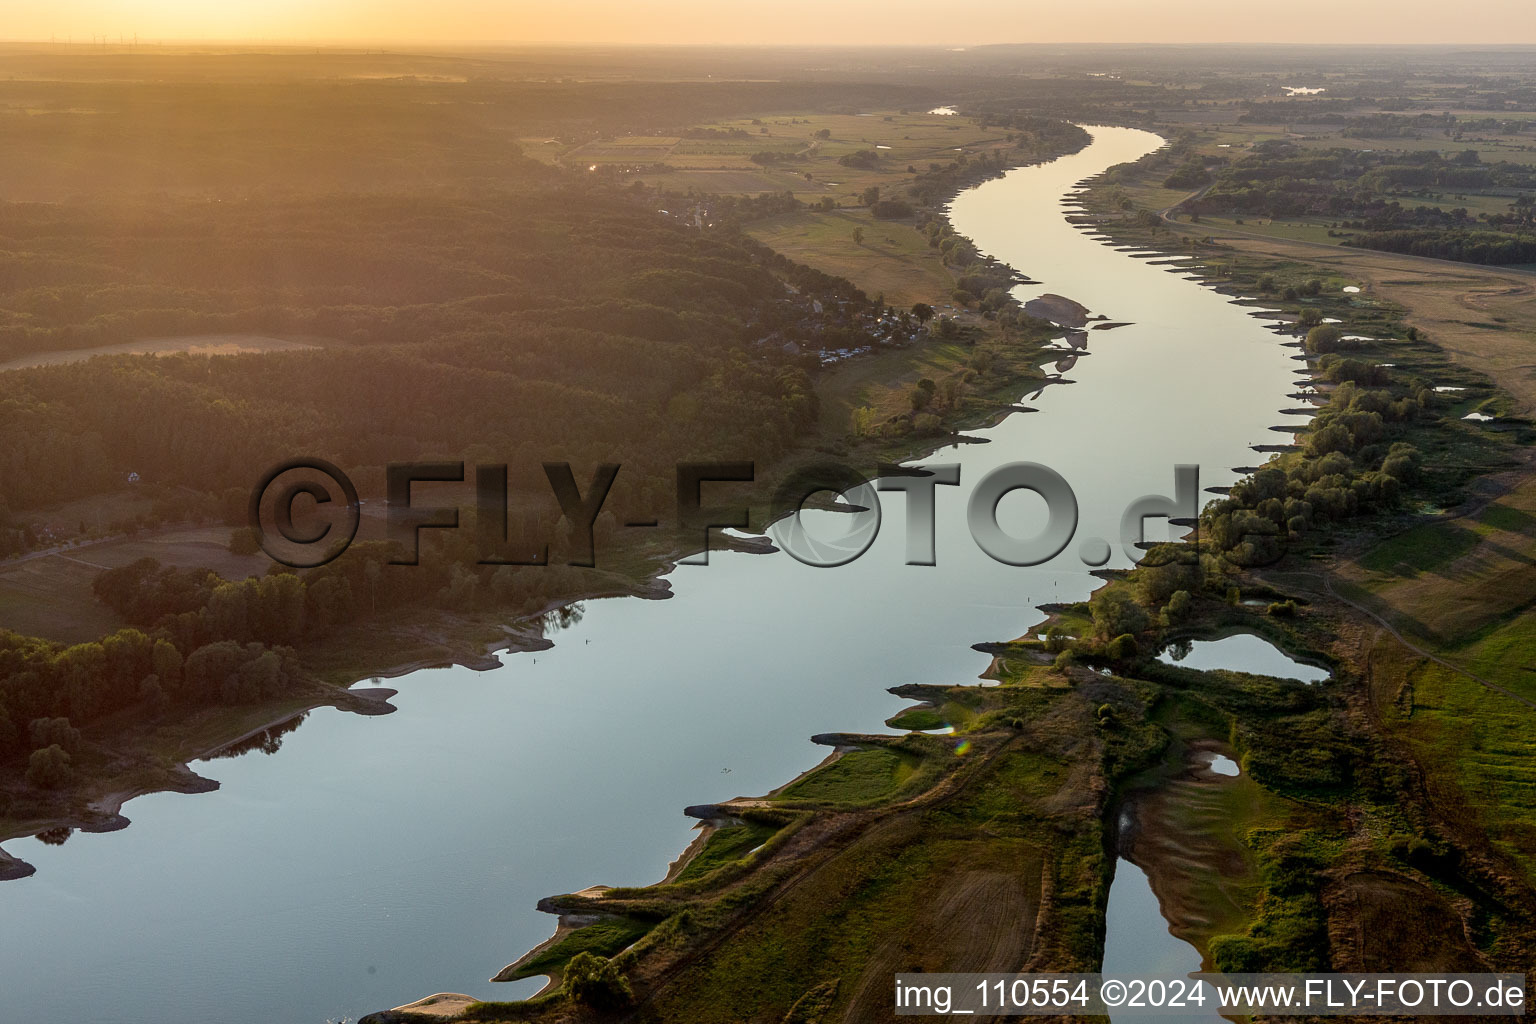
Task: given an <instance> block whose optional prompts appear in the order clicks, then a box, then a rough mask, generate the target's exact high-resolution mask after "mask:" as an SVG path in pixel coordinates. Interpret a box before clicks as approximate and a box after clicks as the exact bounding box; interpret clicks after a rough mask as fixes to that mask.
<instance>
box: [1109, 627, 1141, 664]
mask: <svg viewBox="0 0 1536 1024" xmlns="http://www.w3.org/2000/svg"><path fill="white" fill-rule="evenodd" d="M1104 653H1105V654H1108V655H1109V656H1110V658H1112V659H1114V660H1115V661H1129V660H1131V659H1132V658H1134V657H1136V653H1137V652H1136V638H1135V637H1134V636H1132V635H1131V634H1129V633H1121V634H1120V635H1119V636H1117V637H1115V638H1114V639H1113V640H1111V641H1110V642H1109V646H1108V647H1106V648H1105V649H1104Z"/></svg>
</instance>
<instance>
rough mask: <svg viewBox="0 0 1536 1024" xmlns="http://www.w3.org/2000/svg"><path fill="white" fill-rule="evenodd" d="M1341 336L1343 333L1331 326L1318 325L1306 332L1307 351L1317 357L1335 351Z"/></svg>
mask: <svg viewBox="0 0 1536 1024" xmlns="http://www.w3.org/2000/svg"><path fill="white" fill-rule="evenodd" d="M1343 336H1344V332H1343V331H1341V330H1339V329H1338V328H1337V327H1335V326H1334V325H1333V324H1318V325H1317V326H1316V327H1314V328H1312V329H1311V330H1310V331H1308V332H1307V351H1309V352H1312V353H1315V354H1317V355H1322V354H1323V353H1325V352H1334V351H1337V350H1338V347H1339V339H1340V338H1342V337H1343Z"/></svg>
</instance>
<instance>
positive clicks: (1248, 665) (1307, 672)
mask: <svg viewBox="0 0 1536 1024" xmlns="http://www.w3.org/2000/svg"><path fill="white" fill-rule="evenodd" d="M1186 648H1187V650H1186ZM1157 660H1158V661H1161V662H1163V663H1164V664H1165V665H1178V666H1179V667H1181V668H1197V669H1200V670H1201V671H1210V670H1212V669H1227V670H1228V671H1231V672H1250V673H1252V674H1254V675H1257V676H1274V677H1275V678H1277V679H1300V680H1301V681H1302V682H1304V683H1320V682H1322V681H1323V680H1325V679H1327V678H1328V670H1327V669H1324V668H1319V667H1317V666H1316V665H1308V664H1307V663H1305V662H1301V661H1297V660H1296V659H1295V658H1292V657H1291V656H1290V655H1288V654H1286V653H1285V652H1284V651H1282V650H1280V648H1278V647H1276V646H1275V645H1274V644H1272V643H1270V642H1269V641H1268V640H1265V639H1264V638H1263V637H1261V636H1255V635H1254V634H1252V633H1234V634H1232V635H1231V636H1224V637H1222V638H1221V639H1220V640H1193V641H1186V642H1185V643H1182V644H1174V645H1173V646H1171V647H1168V648H1166V649H1164V650H1163V651H1162V652H1161V653H1159V654H1158V656H1157Z"/></svg>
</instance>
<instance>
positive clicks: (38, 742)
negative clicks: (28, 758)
mask: <svg viewBox="0 0 1536 1024" xmlns="http://www.w3.org/2000/svg"><path fill="white" fill-rule="evenodd" d="M27 733H28V735H29V737H30V738H31V740H32V747H33V749H34V750H42V749H43V748H44V747H58V748H59V749H60V750H63V751H64V753H66V754H73V753H76V752H77V751H79V749H80V730H79V729H76V728H75V727H74V726H72V725H70V724H69V719H68V718H34V719H33V720H32V724H31V725H30V726H28V727H27Z"/></svg>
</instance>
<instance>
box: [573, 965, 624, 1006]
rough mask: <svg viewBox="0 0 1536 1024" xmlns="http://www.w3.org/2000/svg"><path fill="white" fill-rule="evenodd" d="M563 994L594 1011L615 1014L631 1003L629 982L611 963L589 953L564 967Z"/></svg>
mask: <svg viewBox="0 0 1536 1024" xmlns="http://www.w3.org/2000/svg"><path fill="white" fill-rule="evenodd" d="M564 977H565V993H566V995H568V996H570V997H571V999H573V1000H574V1001H576V1002H578V1003H581V1004H582V1005H584V1006H590V1007H592V1008H593V1009H594V1010H616V1009H620V1008H622V1007H625V1006H628V1005H629V1004H630V1002H631V1001H633V999H634V997H635V996H634V992H633V991H631V989H630V987H629V979H628V978H626V977H624V975H623V973H622V972H620V970H619V969H618V968H617V967H615V966H614V965H613V961H612V960H607V959H604V958H603V957H600V956H595V955H593V954H592V953H586V952H583V953H577V954H576V955H575V956H573V957H571V959H570V962H569V963H567V964H566V965H565V972H564Z"/></svg>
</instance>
